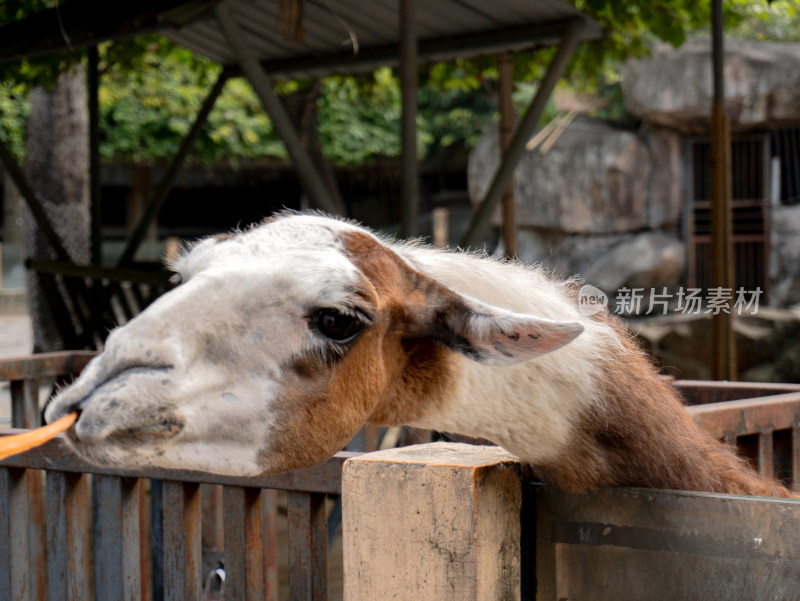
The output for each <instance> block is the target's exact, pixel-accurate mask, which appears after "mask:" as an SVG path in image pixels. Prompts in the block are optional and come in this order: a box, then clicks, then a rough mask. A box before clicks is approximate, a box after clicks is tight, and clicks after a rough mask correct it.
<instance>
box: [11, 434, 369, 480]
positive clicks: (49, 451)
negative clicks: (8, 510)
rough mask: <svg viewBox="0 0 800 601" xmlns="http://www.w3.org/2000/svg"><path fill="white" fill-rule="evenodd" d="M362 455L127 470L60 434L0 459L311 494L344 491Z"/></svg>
mask: <svg viewBox="0 0 800 601" xmlns="http://www.w3.org/2000/svg"><path fill="white" fill-rule="evenodd" d="M19 433H20V432H19V430H15V429H13V428H0V436H8V435H11V434H19ZM359 455H360V453H349V452H342V453H336V455H334V456H333V457H331V458H330V459H329V460H328V461H326V462H325V463H321V464H320V465H316V466H314V467H309V468H306V469H300V470H295V471H293V472H285V473H282V474H273V475H265V476H253V477H238V476H221V475H218V474H211V473H207V472H198V471H192V470H177V469H160V468H153V467H143V468H137V469H125V468H118V467H102V466H97V465H92V464H91V463H89V462H88V461H85V460H83V459H81V458H80V457H78V456H77V455H76V454H75V453H73V452H72V451H71V450H70V449H69V448H68V447H67V444H66V442H65V441H64V437H63V435H59V436H57V437H55V438H53V439H52V440H48V441H47V442H46V443H44V444H43V445H41V446H39V447H36V448H34V449H31V450H29V451H26V452H25V453H22V454H20V455H15V456H13V457H9V458H7V459H4V460H3V461H0V466H6V467H21V468H26V469H27V468H33V469H52V470H58V471H63V472H74V473H89V474H100V475H103V474H106V475H110V476H120V477H130V478H151V479H154V480H165V481H166V480H169V481H179V482H187V483H188V482H193V483H205V484H222V485H225V486H244V487H246V488H272V489H277V490H295V491H301V492H311V493H327V494H341V492H342V482H341V479H342V465H343V464H344V462H345V461H346V460H347V459H349V458H351V457H358V456H359Z"/></svg>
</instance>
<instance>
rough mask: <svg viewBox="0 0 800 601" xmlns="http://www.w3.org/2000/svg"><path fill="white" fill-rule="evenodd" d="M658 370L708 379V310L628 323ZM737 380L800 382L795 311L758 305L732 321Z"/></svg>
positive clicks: (798, 323)
mask: <svg viewBox="0 0 800 601" xmlns="http://www.w3.org/2000/svg"><path fill="white" fill-rule="evenodd" d="M629 325H630V326H631V329H632V330H633V331H634V332H635V333H636V335H637V336H638V337H639V339H640V340H641V341H642V343H643V345H644V346H645V348H647V350H648V351H649V352H650V353H651V354H652V355H653V356H654V357H655V358H656V360H657V361H658V363H660V364H661V366H662V370H663V371H664V372H665V373H667V374H670V375H673V376H675V377H677V378H686V379H692V380H708V379H711V378H712V359H713V356H714V351H713V342H712V324H711V316H710V315H709V314H705V313H704V314H700V315H688V314H682V313H675V312H673V313H670V314H669V315H666V316H659V317H654V318H647V319H641V320H634V321H631V322H629ZM733 329H734V335H735V336H736V346H737V365H738V373H739V376H740V377H739V379H740V380H744V381H748V380H752V381H761V382H800V313H798V312H797V311H791V310H784V309H775V308H771V307H759V308H758V311H757V312H755V313H751V314H749V315H735V316H734V320H733Z"/></svg>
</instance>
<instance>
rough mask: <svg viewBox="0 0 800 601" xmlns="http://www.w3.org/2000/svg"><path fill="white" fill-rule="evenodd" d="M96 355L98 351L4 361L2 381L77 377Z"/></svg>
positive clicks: (0, 368)
mask: <svg viewBox="0 0 800 601" xmlns="http://www.w3.org/2000/svg"><path fill="white" fill-rule="evenodd" d="M96 355H97V352H96V351H66V352H65V351H60V352H57V353H40V354H37V355H30V356H27V357H12V358H10V359H3V360H2V361H0V380H27V379H37V378H51V377H55V376H64V375H77V374H79V373H80V372H81V370H83V368H84V367H85V366H86V364H87V363H89V361H91V360H92V359H93V358H94V357H95V356H96Z"/></svg>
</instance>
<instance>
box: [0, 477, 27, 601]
mask: <svg viewBox="0 0 800 601" xmlns="http://www.w3.org/2000/svg"><path fill="white" fill-rule="evenodd" d="M29 568H30V566H29V564H28V490H27V484H26V480H25V472H24V471H23V470H18V469H7V468H3V469H0V599H13V600H14V601H17V600H18V599H20V600H22V599H26V598H27V593H28V586H29V578H30V572H29Z"/></svg>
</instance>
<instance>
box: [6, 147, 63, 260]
mask: <svg viewBox="0 0 800 601" xmlns="http://www.w3.org/2000/svg"><path fill="white" fill-rule="evenodd" d="M0 162H2V163H3V166H4V167H5V168H6V171H8V174H9V175H10V176H11V179H12V180H14V185H16V186H17V189H18V190H19V193H20V194H22V198H24V199H25V202H26V203H27V205H28V208H29V209H30V210H31V215H33V219H34V221H36V225H38V226H39V228H40V229H41V230H42V234H44V237H45V238H46V239H47V242H48V244H50V246H51V248H52V249H53V250H54V251H55V253H56V257H57V258H58V260H59V261H71V259H70V256H69V253H68V252H67V250H66V249H65V248H64V245H63V244H62V243H61V238H60V237H59V236H58V234H57V233H56V231H55V230H54V229H53V226H52V225H51V224H50V220H49V219H48V218H47V212H46V211H45V209H44V206H42V203H41V202H40V201H39V198H38V197H37V196H36V192H34V191H33V188H31V186H30V184H29V183H28V180H27V178H26V177H25V174H24V173H23V172H22V169H21V168H20V166H19V165H18V164H17V161H16V159H15V158H14V155H12V154H11V151H10V150H9V149H8V146H6V144H5V142H3V140H2V138H0Z"/></svg>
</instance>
